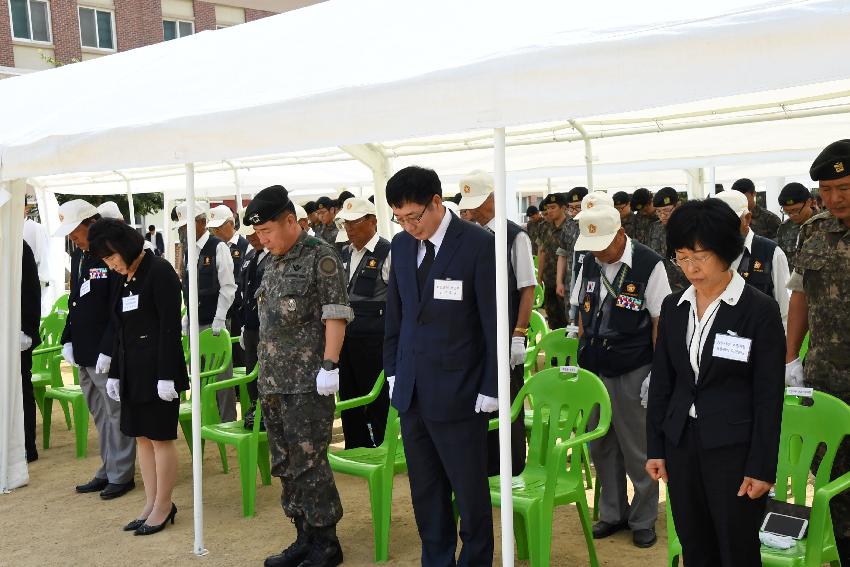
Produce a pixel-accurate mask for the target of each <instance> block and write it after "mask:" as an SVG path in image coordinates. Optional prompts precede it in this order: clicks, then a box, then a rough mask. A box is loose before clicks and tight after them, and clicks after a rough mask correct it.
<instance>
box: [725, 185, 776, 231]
mask: <svg viewBox="0 0 850 567" xmlns="http://www.w3.org/2000/svg"><path fill="white" fill-rule="evenodd" d="M732 190H733V191H740V192H741V193H743V194H744V195H746V196H747V206H748V207H749V209H750V213H751V214H752V215H753V217H752V218H753V220H751V221H750V230H752V231H753V232H755V233H756V234H758V235H759V236H764V237H765V238H769V239H771V240H776V231H777V229H778V228H779V225H780V224H782V221H780V220H779V217H778V216H776V215H775V214H773V213H771V212H770V211H768V210H767V209H763V208H761V206H760V205H759V204H758V203H756V185H755V183H753V182H752V180H750V179H747V178H746V177H744V178H742V179H739V180H737V181H736V182H735V183H733V184H732Z"/></svg>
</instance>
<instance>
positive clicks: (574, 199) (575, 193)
mask: <svg viewBox="0 0 850 567" xmlns="http://www.w3.org/2000/svg"><path fill="white" fill-rule="evenodd" d="M585 195H587V187H573V188H572V189H570V190H569V191H568V192H567V203H581V200H582V199H584V197H585Z"/></svg>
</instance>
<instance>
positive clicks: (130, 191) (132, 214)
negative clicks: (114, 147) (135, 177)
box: [115, 171, 156, 244]
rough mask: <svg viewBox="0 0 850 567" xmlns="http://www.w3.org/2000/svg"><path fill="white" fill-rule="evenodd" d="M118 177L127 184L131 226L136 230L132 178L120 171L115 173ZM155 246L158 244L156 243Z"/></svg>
mask: <svg viewBox="0 0 850 567" xmlns="http://www.w3.org/2000/svg"><path fill="white" fill-rule="evenodd" d="M115 174H116V175H118V176H119V177H121V179H123V180H124V183H126V184H127V206H128V207H129V208H130V211H129V212H130V223H129V224H130V226H132V227H133V228H136V207H135V206H134V203H133V189H132V187H130V178H129V177H127V176H126V175H124V174H123V173H121V172H120V171H116V172H115ZM154 244H156V243H155V242H154Z"/></svg>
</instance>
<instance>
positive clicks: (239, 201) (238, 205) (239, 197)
mask: <svg viewBox="0 0 850 567" xmlns="http://www.w3.org/2000/svg"><path fill="white" fill-rule="evenodd" d="M224 163H226V164H227V165H228V166H229V167H230V169H231V171H233V184H234V185H235V186H236V214H237V216H238V217H239V224H241V223H242V213H244V209H243V207H242V182H241V181H240V180H239V170H238V169H236V167H235V166H234V165H233V164H232V163H231V162H230V161H228V160H225V161H224Z"/></svg>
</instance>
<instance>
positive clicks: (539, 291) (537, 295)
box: [532, 282, 545, 309]
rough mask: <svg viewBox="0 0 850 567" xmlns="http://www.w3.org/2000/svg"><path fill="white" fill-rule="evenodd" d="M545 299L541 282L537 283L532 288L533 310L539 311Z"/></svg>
mask: <svg viewBox="0 0 850 567" xmlns="http://www.w3.org/2000/svg"><path fill="white" fill-rule="evenodd" d="M544 297H545V287H544V285H543V282H540V283H538V284H537V285H536V286H535V288H534V303H533V304H532V307H534V308H535V309H540V308H541V307H543V299H544Z"/></svg>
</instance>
